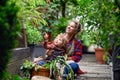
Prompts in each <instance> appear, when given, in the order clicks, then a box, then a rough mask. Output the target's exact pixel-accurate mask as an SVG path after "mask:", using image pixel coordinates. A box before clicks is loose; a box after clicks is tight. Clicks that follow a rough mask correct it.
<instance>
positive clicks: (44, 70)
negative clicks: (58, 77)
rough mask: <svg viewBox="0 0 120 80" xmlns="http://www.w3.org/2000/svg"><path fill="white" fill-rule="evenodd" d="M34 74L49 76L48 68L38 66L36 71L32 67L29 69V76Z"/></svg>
mask: <svg viewBox="0 0 120 80" xmlns="http://www.w3.org/2000/svg"><path fill="white" fill-rule="evenodd" d="M35 75H39V76H45V77H50V69H46V68H40V69H38V70H37V71H35V70H34V69H32V70H31V77H32V76H35Z"/></svg>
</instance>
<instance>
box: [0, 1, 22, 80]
mask: <svg viewBox="0 0 120 80" xmlns="http://www.w3.org/2000/svg"><path fill="white" fill-rule="evenodd" d="M18 11H19V8H18V6H16V2H14V0H5V1H4V0H1V1H0V32H1V36H0V78H1V80H2V79H3V76H6V74H4V72H5V70H6V68H7V64H8V61H9V59H10V57H11V49H13V48H14V47H15V46H16V44H17V37H18V35H19V34H20V27H19V23H18V20H17V13H18Z"/></svg>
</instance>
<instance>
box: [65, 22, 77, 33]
mask: <svg viewBox="0 0 120 80" xmlns="http://www.w3.org/2000/svg"><path fill="white" fill-rule="evenodd" d="M75 32H76V24H75V23H74V22H70V23H69V24H68V26H67V28H66V33H69V34H74V33H75Z"/></svg>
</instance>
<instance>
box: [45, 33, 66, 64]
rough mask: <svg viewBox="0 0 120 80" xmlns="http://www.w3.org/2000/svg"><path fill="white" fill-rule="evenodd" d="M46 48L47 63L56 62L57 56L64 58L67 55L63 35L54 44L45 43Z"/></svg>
mask: <svg viewBox="0 0 120 80" xmlns="http://www.w3.org/2000/svg"><path fill="white" fill-rule="evenodd" d="M44 46H45V48H46V49H47V52H46V54H47V55H48V56H47V58H46V62H49V61H52V60H54V59H55V58H56V57H57V56H63V55H64V54H65V53H66V41H65V39H64V38H63V34H62V33H61V34H59V35H58V36H57V37H56V38H55V39H54V41H53V42H52V43H49V42H45V43H44Z"/></svg>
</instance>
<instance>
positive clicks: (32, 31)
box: [26, 24, 43, 44]
mask: <svg viewBox="0 0 120 80" xmlns="http://www.w3.org/2000/svg"><path fill="white" fill-rule="evenodd" d="M26 36H27V41H28V44H38V43H39V42H40V41H42V39H43V37H42V34H41V32H40V31H39V30H38V29H37V28H36V27H34V26H32V25H29V24H27V25H26Z"/></svg>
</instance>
